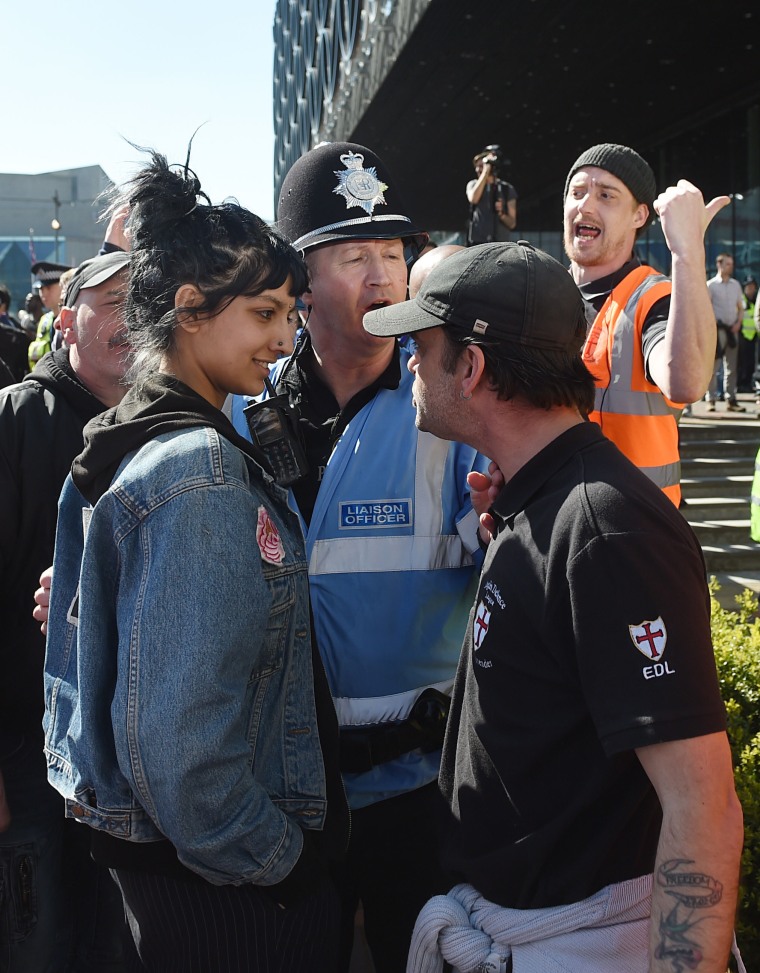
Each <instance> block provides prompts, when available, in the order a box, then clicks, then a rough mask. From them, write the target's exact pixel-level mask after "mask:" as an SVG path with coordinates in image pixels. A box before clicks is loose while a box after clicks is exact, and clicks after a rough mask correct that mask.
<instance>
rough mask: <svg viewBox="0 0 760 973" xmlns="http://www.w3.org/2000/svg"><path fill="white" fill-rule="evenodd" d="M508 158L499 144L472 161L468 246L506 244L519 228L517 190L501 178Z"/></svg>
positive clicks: (491, 146)
mask: <svg viewBox="0 0 760 973" xmlns="http://www.w3.org/2000/svg"><path fill="white" fill-rule="evenodd" d="M503 162H504V157H503V155H502V152H501V148H500V147H499V146H498V145H487V146H486V147H485V149H483V151H482V152H478V154H477V155H476V156H475V158H474V159H473V160H472V164H473V166H474V167H475V179H471V180H470V181H469V182H468V183H467V189H466V193H467V199H468V201H469V203H470V221H469V224H468V227H467V245H468V246H470V247H471V246H473V245H474V244H476V243H494V242H497V243H505V242H507V241H509V240H510V239H511V232H510V231H511V230H514V228H515V227H516V226H517V190H516V189H515V187H514V186H513V185H512V184H511V183H509V182H507V181H506V180H504V179H501V178H500V170H501V166H502V165H503Z"/></svg>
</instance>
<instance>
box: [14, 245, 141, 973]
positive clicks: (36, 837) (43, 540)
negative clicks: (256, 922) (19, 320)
mask: <svg viewBox="0 0 760 973" xmlns="http://www.w3.org/2000/svg"><path fill="white" fill-rule="evenodd" d="M128 266H129V254H128V253H123V252H120V253H112V254H108V255H106V256H98V257H94V258H93V259H92V260H88V261H86V262H85V263H83V264H82V265H80V266H79V267H78V268H77V269H76V271H75V272H74V274H73V276H72V278H71V280H70V281H69V284H68V286H67V290H66V293H65V295H64V298H63V307H62V309H61V312H60V313H61V330H62V334H63V341H64V345H63V347H62V348H60V349H59V350H58V351H53V352H49V353H48V354H46V355H45V356H44V357H43V358H42V359H41V360H40V361H39V362H38V364H37V367H36V368H35V369H34V371H33V372H32V373H30V374H29V375H27V376H26V377H25V379H24V380H23V381H22V382H20V383H18V384H17V385H12V386H9V387H8V388H6V389H3V390H2V392H0V506H1V507H2V511H3V516H2V518H0V525H1V526H0V616H2V619H3V639H2V642H1V643H0V775H2V777H3V778H4V782H5V792H6V793H5V801H6V803H5V813H4V814H3V811H2V809H1V808H0V865H1V866H2V874H3V875H4V876H6V878H7V883H8V884H7V887H6V890H5V894H4V895H3V896H0V926H1V927H2V929H3V930H11V935H10V941H8V940H4V941H3V942H2V952H3V956H4V957H5V958H8V959H9V960H10V965H11V968H13V969H23V970H25V971H28V973H36V971H43V970H49V969H59V968H64V966H65V961H67V959H68V958H69V957H71V958H72V962H74V965H75V966H76V969H81V970H92V971H93V973H94V971H96V970H97V971H99V973H100V971H103V970H109V971H113V973H116V971H119V970H121V969H122V968H123V967H122V965H121V962H122V960H121V951H122V947H121V936H122V930H123V928H124V927H123V909H122V906H121V896H120V894H119V892H118V889H117V888H116V887H115V885H114V884H113V883H112V881H111V879H110V876H109V875H108V873H107V871H106V870H105V869H101V868H100V867H99V866H96V865H95V864H94V862H93V861H92V860H91V858H90V854H89V835H88V834H85V831H87V829H84V828H82V827H81V826H80V825H79V824H78V823H77V822H75V821H73V820H67V819H66V818H65V817H64V808H63V801H62V799H61V798H60V796H59V795H58V794H57V793H56V792H55V791H54V790H53V789H52V787H50V785H49V784H48V783H47V768H46V765H45V758H44V754H43V739H42V730H41V722H42V710H43V699H42V682H41V680H42V668H43V662H44V653H45V638H44V636H43V635H42V633H41V632H40V629H39V626H38V624H37V623H36V622H35V621H34V619H33V618H32V607H33V602H32V598H33V596H34V592H35V589H36V588H37V585H38V583H39V577H40V573H41V572H42V571H43V570H44V569H46V568H47V567H48V566H49V565H50V564H52V563H53V544H54V540H55V527H56V514H57V501H58V494H59V493H60V490H61V487H62V485H63V481H64V479H65V478H66V475H67V474H68V472H69V469H70V468H71V462H72V460H73V459H74V457H75V456H76V455H77V454H78V453H79V452H80V451H81V448H82V430H83V428H84V426H85V424H86V423H87V422H88V421H89V420H90V419H92V418H93V417H94V416H96V415H98V414H99V413H100V412H103V411H104V410H105V409H106V408H109V407H111V406H114V405H116V404H117V403H118V402H120V401H121V398H122V396H123V395H124V393H125V391H126V386H125V385H124V384H123V377H124V373H125V370H126V367H127V365H128V357H129V348H128V347H127V345H126V343H125V329H124V323H123V319H122V302H123V299H124V294H125V292H126V282H127V273H128ZM3 825H5V826H3ZM73 957H76V960H75V961H74V960H73ZM58 964H61V965H60V966H59V965H58ZM67 968H68V967H67Z"/></svg>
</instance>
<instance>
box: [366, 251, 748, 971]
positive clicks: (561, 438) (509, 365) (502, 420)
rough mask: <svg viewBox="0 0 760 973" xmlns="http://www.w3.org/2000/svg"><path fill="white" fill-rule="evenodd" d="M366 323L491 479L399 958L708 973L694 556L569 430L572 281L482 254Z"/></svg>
mask: <svg viewBox="0 0 760 973" xmlns="http://www.w3.org/2000/svg"><path fill="white" fill-rule="evenodd" d="M364 327H365V329H366V330H367V331H368V332H369V333H370V334H374V335H378V336H384V337H389V336H393V335H399V334H411V335H412V336H413V337H414V339H415V341H416V342H417V349H416V351H415V353H414V355H413V357H412V358H411V361H410V363H409V368H410V370H411V371H412V372H413V374H414V384H413V386H412V394H413V397H414V401H415V403H416V408H417V426H418V427H419V428H420V429H424V430H427V431H428V432H430V433H433V434H435V435H436V436H440V437H442V438H443V439H446V440H460V441H463V442H466V443H469V444H470V445H471V446H473V447H474V448H475V449H477V450H479V451H480V452H482V453H485V454H487V455H489V456H491V457H493V460H494V462H495V463H496V464H497V465H498V467H499V468H500V471H501V478H502V479H500V481H499V487H498V488H497V487H495V486H494V485H492V486H491V491H490V496H489V497H488V502H490V507H489V509H488V510H487V511H483V513H482V515H481V522H482V526H483V527H484V528H487V529H488V531H489V532H490V535H491V537H492V540H491V542H490V544H489V546H488V550H487V552H486V557H485V563H484V565H483V572H482V574H481V577H480V584H479V589H478V592H477V595H476V597H475V601H474V604H473V608H472V611H471V613H470V618H469V622H468V625H467V628H466V634H465V639H464V646H463V649H462V655H461V658H460V662H459V668H458V672H457V679H456V684H455V687H454V692H453V696H452V703H451V711H450V715H449V725H448V728H447V732H446V742H445V745H444V751H443V757H442V762H441V776H440V782H441V788H442V791H443V793H444V796H445V798H446V800H447V803H448V806H449V809H450V817H449V828H448V839H447V841H446V844H445V847H444V864H445V865H446V866H447V867H448V868H449V869H450V870H451V871H452V873H454V874H455V875H456V876H457V877H458V878H459V880H460V881H461V882H462V883H463V884H460V885H458V886H456V887H455V888H453V889H452V890H451V891H450V892H449V894H448V896H447V897H445V898H442V897H438V898H437V899H432V900H431V901H430V902H429V903H428V905H427V906H426V907H425V909H424V910H423V912H422V914H421V915H420V917H419V920H418V923H417V926H416V929H415V936H414V939H413V942H412V947H411V952H410V964H409V966H408V969H409V970H410V971H411V970H413V971H415V973H431V971H434V970H440V968H441V966H440V962H441V957H443V958H444V959H446V960H447V961H448V962H449V963H451V964H452V966H453V967H454V968H455V969H467V970H474V969H484V970H485V969H488V970H502V971H503V970H509V969H511V968H512V965H511V964H512V962H514V969H515V970H516V971H519V970H525V971H538V970H541V971H545V970H549V969H551V970H555V969H556V970H560V969H562V970H565V971H567V973H609V970H612V969H617V970H625V971H626V973H647V971H654V970H658V971H660V970H661V971H662V973H666V971H669V973H672V971H674V970H676V969H682V968H686V967H687V966H688V968H690V969H692V968H693V969H696V968H697V966H698V967H699V970H700V973H702V971H704V973H708V971H709V973H725V970H726V966H727V957H728V952H729V946H730V944H731V936H732V929H733V919H734V911H735V907H736V899H737V887H738V879H739V859H740V854H741V847H742V813H741V808H740V806H739V803H738V800H737V798H736V794H735V791H734V783H733V773H732V764H731V753H730V749H729V745H728V740H727V737H726V732H725V712H724V707H723V702H722V700H721V697H720V693H719V688H718V681H717V676H716V671H715V663H714V658H713V652H712V643H711V636H710V599H709V593H708V590H707V586H706V583H705V574H704V561H703V559H702V553H701V550H700V547H699V544H698V542H697V539H696V537H695V536H694V534H693V532H692V530H691V528H690V527H689V525H688V524H687V523H686V521H685V520H684V519H683V517H682V516H681V515H680V514H679V513H678V511H677V510H676V509H675V508H674V507H673V505H672V504H671V503H670V501H669V500H667V499H666V498H665V497H664V496H663V494H662V492H661V491H660V490H659V489H658V488H657V487H656V486H654V485H653V483H652V482H651V480H650V479H649V478H648V477H646V476H645V475H643V474H642V473H641V472H640V471H638V470H637V469H636V468H635V467H634V466H633V465H632V464H631V463H630V461H629V460H627V459H626V458H625V457H624V456H623V455H622V454H621V453H620V451H619V450H618V449H617V448H616V447H615V446H614V445H613V444H612V443H610V442H609V440H607V439H606V437H605V436H603V435H602V433H601V431H600V430H599V428H598V427H597V426H596V425H595V424H594V423H591V422H587V421H585V420H586V417H587V414H588V413H589V411H590V410H591V409H592V408H593V404H594V384H593V378H592V376H591V375H590V373H589V372H588V370H587V369H586V367H585V365H584V364H583V362H582V361H581V359H580V356H579V351H580V348H581V345H582V344H583V341H584V339H585V334H586V320H585V314H584V306H583V301H582V299H581V297H580V294H579V293H578V289H577V288H576V286H575V285H574V283H573V281H572V278H571V277H570V276H569V275H568V273H567V271H566V270H565V269H564V268H563V267H562V265H561V264H560V263H558V262H557V261H556V260H554V259H553V258H552V257H549V256H548V255H547V254H544V253H542V252H541V251H539V250H536V249H534V248H533V247H532V246H531V245H530V244H527V243H503V244H500V243H492V244H483V245H481V246H476V247H471V248H469V249H467V250H465V251H463V252H461V253H455V254H452V255H451V256H449V257H447V258H446V259H445V260H443V261H442V262H441V263H440V264H439V265H438V266H437V267H435V268H434V269H433V270H432V271H431V273H430V274H429V276H428V277H427V279H426V280H425V282H424V283H423V285H422V287H421V289H420V291H419V293H418V294H417V297H416V298H415V299H414V300H413V301H409V302H407V303H404V304H399V305H396V306H394V307H385V308H382V309H378V310H375V311H372V312H371V313H369V314H367V315H365V318H364ZM470 480H471V481H472V485H473V488H474V489H475V490H476V491H478V493H479V492H480V491H481V490H483V488H484V487H485V486H486V485H487V478H486V477H484V476H482V475H481V474H479V473H473V474H471V475H470ZM474 498H475V494H474ZM481 499H485V494H484V495H483V497H482V498H481ZM478 505H479V506H480V502H479V501H478ZM650 914H651V921H650Z"/></svg>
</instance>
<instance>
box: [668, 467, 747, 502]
mask: <svg viewBox="0 0 760 973" xmlns="http://www.w3.org/2000/svg"><path fill="white" fill-rule="evenodd" d="M681 491H682V493H683V495H684V496H685V497H686V500H687V502H688V500H689V499H690V498H691V497H743V498H744V499H745V500H746V502H747V503H749V497H750V493H751V491H752V473H733V472H731V473H725V472H724V473H722V474H710V475H707V474H704V475H699V476H690V475H689V474H688V473H687V474H685V475H683V476H682V477H681Z"/></svg>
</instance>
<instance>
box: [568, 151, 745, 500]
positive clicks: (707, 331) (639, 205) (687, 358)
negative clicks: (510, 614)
mask: <svg viewBox="0 0 760 973" xmlns="http://www.w3.org/2000/svg"><path fill="white" fill-rule="evenodd" d="M728 202H729V199H728V197H727V196H719V197H717V198H716V199H713V200H712V201H711V202H710V203H709V204H708V205H707V206H705V204H704V200H703V199H702V193H701V192H700V191H699V190H698V189H697V188H696V186H693V185H692V184H691V183H690V182H688V181H687V180H685V179H680V180H679V181H678V183H677V185H675V186H669V187H668V188H667V189H666V190H665V191H664V192H663V193H662V194H660V195H659V196H658V195H657V189H656V185H655V177H654V172H653V171H652V168H651V166H650V165H649V163H648V162H647V161H646V160H645V159H644V158H642V156H641V155H639V153H638V152H636V151H635V149H632V148H630V147H629V146H627V145H617V144H615V143H611V142H605V143H602V144H600V145H593V146H591V148H589V149H586V150H585V151H584V152H582V153H581V154H580V155H579V156H578V158H577V159H576V160H575V162H574V163H573V164H572V166H571V167H570V170H569V172H568V175H567V179H566V180H565V195H564V240H565V252H566V253H567V256H568V257H569V259H570V270H571V273H572V275H573V279H574V280H575V282H576V284H578V285H579V287H580V289H581V293H582V294H583V297H584V300H585V301H586V307H587V314H588V317H589V320H590V321H591V322H592V324H591V326H590V328H589V334H588V339H587V341H586V344H585V346H584V349H583V359H584V361H585V362H586V364H587V366H588V368H589V369H590V371H591V373H592V374H593V376H594V379H595V382H596V388H597V406H596V408H595V409H594V411H593V413H592V414H591V419H592V420H593V421H594V422H596V423H598V424H599V425H600V426H601V427H602V430H603V431H604V433H605V435H606V436H608V438H610V439H611V440H612V441H613V442H614V443H616V444H617V446H619V448H620V449H621V450H622V451H623V452H624V453H625V454H626V456H628V458H629V459H630V460H632V462H634V463H635V464H636V466H638V467H639V468H640V469H643V470H645V471H646V473H647V476H649V477H650V479H652V480H653V481H654V482H655V483H656V484H657V485H658V486H659V487H660V488H661V489H662V490H663V491H664V492H665V493H666V495H667V496H669V497H670V499H671V500H672V501H673V503H675V504H676V505H678V504H679V503H680V499H681V486H680V479H681V462H680V455H679V449H678V425H677V422H678V418H679V416H680V413H681V409H682V408H683V406H684V404H688V403H691V402H695V401H697V400H698V399H700V398H701V397H702V395H704V393H705V390H706V389H707V387H708V384H709V382H710V378H711V376H712V371H713V363H714V357H715V344H716V330H715V315H714V314H713V310H712V303H711V301H710V298H709V295H708V292H707V284H706V280H705V248H704V234H705V230H706V229H707V226H708V224H709V223H710V221H711V220H712V219H713V217H714V216H715V214H716V213H717V212H718V211H719V210H721V209H722V208H723V207H724V206H725V205H726V204H727V203H728ZM656 215H657V216H659V218H660V221H661V223H662V230H663V234H664V236H665V241H666V242H667V244H668V247H669V248H670V250H671V253H672V255H673V263H672V280H671V279H669V278H667V277H664V276H662V275H661V274H659V273H657V272H656V271H655V270H654V269H653V268H652V267H648V266H646V265H645V264H643V263H642V262H641V261H640V260H639V259H638V257H637V256H636V254H635V252H634V245H635V243H636V240H637V238H638V237H639V236H640V235H641V234H642V233H643V232H644V230H645V229H646V227H647V226H648V225H649V224H650V223H651V222H652V221H653V220H654V218H655V216H656Z"/></svg>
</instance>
